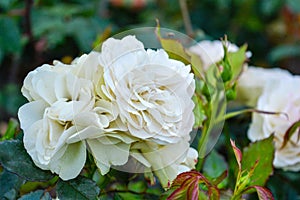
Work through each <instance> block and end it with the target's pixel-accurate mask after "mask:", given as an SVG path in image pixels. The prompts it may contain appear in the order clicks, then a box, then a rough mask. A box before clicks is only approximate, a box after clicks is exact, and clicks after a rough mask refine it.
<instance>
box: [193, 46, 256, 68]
mask: <svg viewBox="0 0 300 200" xmlns="http://www.w3.org/2000/svg"><path fill="white" fill-rule="evenodd" d="M227 44H228V46H227V48H228V52H236V51H238V50H239V48H238V46H236V45H235V44H232V43H230V42H228V43H227ZM189 50H190V51H191V52H192V53H195V54H197V55H199V56H200V58H201V60H202V62H203V69H204V70H207V69H208V68H209V67H210V66H211V65H212V64H215V63H217V62H219V61H221V60H222V59H223V57H224V48H223V43H222V41H220V40H215V41H209V40H203V41H201V42H199V43H198V44H196V45H194V46H192V47H190V48H189ZM246 56H247V58H250V57H251V52H249V51H248V52H246Z"/></svg>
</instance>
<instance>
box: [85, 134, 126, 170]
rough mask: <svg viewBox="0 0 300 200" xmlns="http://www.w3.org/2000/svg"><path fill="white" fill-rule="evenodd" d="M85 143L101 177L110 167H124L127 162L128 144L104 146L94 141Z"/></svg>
mask: <svg viewBox="0 0 300 200" xmlns="http://www.w3.org/2000/svg"><path fill="white" fill-rule="evenodd" d="M87 142H88V145H89V149H90V151H91V153H92V154H93V156H94V159H95V162H96V165H97V166H98V168H100V172H101V174H102V175H104V174H105V173H107V168H110V166H111V165H124V164H125V163H126V162H127V161H128V156H129V147H130V145H129V144H126V143H118V144H115V145H104V144H102V143H101V142H99V141H98V140H96V139H93V140H87Z"/></svg>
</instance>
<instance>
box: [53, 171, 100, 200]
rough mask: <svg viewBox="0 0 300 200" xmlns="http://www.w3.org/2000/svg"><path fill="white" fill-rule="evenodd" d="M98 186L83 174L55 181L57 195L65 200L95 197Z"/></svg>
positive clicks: (87, 199)
mask: <svg viewBox="0 0 300 200" xmlns="http://www.w3.org/2000/svg"><path fill="white" fill-rule="evenodd" d="M99 193H100V188H99V187H98V186H97V184H96V183H95V182H94V181H92V180H90V179H88V178H85V177H83V176H79V177H77V178H76V179H73V180H70V181H62V180H59V181H58V183H57V196H58V198H59V199H65V200H68V199H70V200H84V199H86V200H90V199H97V196H98V195H99Z"/></svg>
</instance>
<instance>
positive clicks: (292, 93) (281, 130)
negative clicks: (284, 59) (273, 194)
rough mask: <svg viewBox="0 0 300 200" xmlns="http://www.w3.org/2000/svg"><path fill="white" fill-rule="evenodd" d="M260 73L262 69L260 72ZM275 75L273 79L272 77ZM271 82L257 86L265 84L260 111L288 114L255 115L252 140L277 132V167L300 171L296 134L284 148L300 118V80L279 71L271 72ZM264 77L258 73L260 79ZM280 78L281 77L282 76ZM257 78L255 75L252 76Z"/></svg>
mask: <svg viewBox="0 0 300 200" xmlns="http://www.w3.org/2000/svg"><path fill="white" fill-rule="evenodd" d="M257 72H260V70H257ZM272 72H274V74H273V76H272V75H271V74H272ZM268 73H269V74H268ZM266 74H268V77H269V79H259V78H258V79H257V81H254V82H253V83H256V86H254V87H257V86H258V84H257V83H258V80H260V83H261V84H264V85H261V93H262V94H261V95H260V96H259V97H258V101H257V106H256V109H258V110H263V111H272V112H283V113H286V114H287V115H288V117H287V116H285V115H283V114H282V115H266V114H259V113H253V115H252V123H251V125H250V128H249V130H248V137H249V139H250V140H251V141H256V140H261V139H264V138H267V137H269V136H270V135H271V134H273V133H274V142H275V158H274V162H273V164H274V166H275V167H277V168H283V169H285V170H291V171H299V170H300V141H299V140H298V133H294V135H293V136H292V137H291V139H290V140H289V142H288V143H287V145H286V146H285V147H284V148H281V146H282V143H283V138H284V135H285V133H286V131H287V130H288V128H289V127H290V126H291V125H292V124H293V123H294V122H296V121H298V120H299V119H300V94H299V92H298V91H299V90H300V77H299V76H292V75H288V73H285V72H281V71H278V70H275V71H272V70H271V71H270V72H267V73H266ZM260 75H261V74H259V73H258V74H257V76H258V77H259V76H260ZM278 75H280V76H281V77H280V76H279V77H278ZM252 77H253V76H252ZM249 95H251V94H249Z"/></svg>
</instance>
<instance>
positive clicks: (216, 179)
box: [212, 170, 228, 185]
mask: <svg viewBox="0 0 300 200" xmlns="http://www.w3.org/2000/svg"><path fill="white" fill-rule="evenodd" d="M227 175H228V171H227V170H225V171H224V172H223V173H222V174H221V175H220V176H218V177H217V178H215V179H213V180H212V183H213V184H214V185H218V184H219V183H221V182H222V181H223V180H224V179H225V178H226V177H227Z"/></svg>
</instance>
